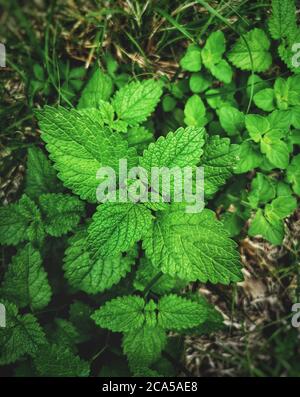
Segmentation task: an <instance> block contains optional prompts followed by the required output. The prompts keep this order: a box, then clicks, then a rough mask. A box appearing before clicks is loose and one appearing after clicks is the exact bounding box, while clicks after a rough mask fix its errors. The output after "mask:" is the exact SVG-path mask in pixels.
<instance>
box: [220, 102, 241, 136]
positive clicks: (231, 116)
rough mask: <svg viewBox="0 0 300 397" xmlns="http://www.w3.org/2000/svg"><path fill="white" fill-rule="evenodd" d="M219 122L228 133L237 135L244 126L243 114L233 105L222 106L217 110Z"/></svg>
mask: <svg viewBox="0 0 300 397" xmlns="http://www.w3.org/2000/svg"><path fill="white" fill-rule="evenodd" d="M218 116H219V118H220V124H221V126H222V128H224V130H225V131H226V132H227V133H228V135H230V136H231V135H238V134H239V133H240V132H241V131H242V130H243V128H244V125H245V116H244V114H243V113H242V112H240V111H239V110H238V109H236V108H235V107H233V106H224V107H222V108H221V109H220V110H219V112H218Z"/></svg>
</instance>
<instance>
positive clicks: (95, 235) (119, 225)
mask: <svg viewBox="0 0 300 397" xmlns="http://www.w3.org/2000/svg"><path fill="white" fill-rule="evenodd" d="M151 222H152V215H151V212H150V211H149V210H148V209H147V208H146V207H145V206H144V205H142V204H134V203H105V204H101V205H99V206H98V207H97V211H96V213H95V214H94V216H93V221H92V223H91V224H90V226H89V228H88V234H89V236H88V246H89V249H90V251H91V253H92V258H93V259H94V258H97V259H98V258H105V257H109V256H115V255H117V254H119V253H121V252H124V251H127V250H128V249H129V248H131V247H132V246H133V244H134V243H135V242H136V241H138V240H140V239H141V237H142V235H143V234H144V233H145V232H146V231H147V229H149V227H150V225H151Z"/></svg>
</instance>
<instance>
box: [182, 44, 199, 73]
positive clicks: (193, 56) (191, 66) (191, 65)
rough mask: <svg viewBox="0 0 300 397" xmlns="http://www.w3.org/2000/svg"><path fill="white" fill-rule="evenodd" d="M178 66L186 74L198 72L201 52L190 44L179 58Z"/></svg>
mask: <svg viewBox="0 0 300 397" xmlns="http://www.w3.org/2000/svg"><path fill="white" fill-rule="evenodd" d="M180 66H181V67H182V69H184V70H187V71H188V72H199V71H200V70H201V50H200V48H199V47H198V46H197V45H195V44H190V45H189V47H188V48H187V51H186V53H185V55H184V57H183V58H181V61H180Z"/></svg>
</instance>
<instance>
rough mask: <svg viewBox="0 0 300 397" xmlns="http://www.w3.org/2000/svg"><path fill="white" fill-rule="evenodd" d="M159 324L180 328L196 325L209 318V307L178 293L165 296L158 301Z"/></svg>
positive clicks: (168, 327) (169, 327) (163, 326)
mask: <svg viewBox="0 0 300 397" xmlns="http://www.w3.org/2000/svg"><path fill="white" fill-rule="evenodd" d="M157 308H158V325H160V326H161V327H162V328H164V329H172V330H180V329H185V328H191V327H195V326H196V325H198V324H200V323H203V322H204V321H205V320H206V318H207V308H206V306H204V305H200V304H199V303H197V302H193V301H191V300H189V299H186V298H183V297H181V296H177V295H173V294H172V295H166V296H163V297H162V298H161V299H160V300H159V302H158V307H157Z"/></svg>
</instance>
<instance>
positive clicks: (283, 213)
mask: <svg viewBox="0 0 300 397" xmlns="http://www.w3.org/2000/svg"><path fill="white" fill-rule="evenodd" d="M296 208H297V200H296V199H295V197H293V196H281V197H277V198H276V199H274V200H273V201H272V202H271V204H268V206H266V209H265V213H266V215H267V217H268V218H269V219H273V218H275V219H276V218H278V219H284V218H286V217H287V216H290V215H292V213H293V212H294V211H295V209H296Z"/></svg>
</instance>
